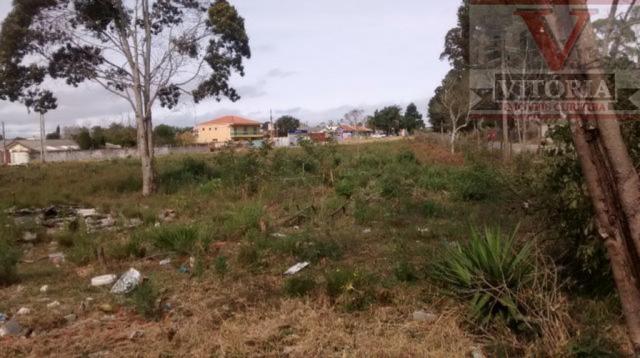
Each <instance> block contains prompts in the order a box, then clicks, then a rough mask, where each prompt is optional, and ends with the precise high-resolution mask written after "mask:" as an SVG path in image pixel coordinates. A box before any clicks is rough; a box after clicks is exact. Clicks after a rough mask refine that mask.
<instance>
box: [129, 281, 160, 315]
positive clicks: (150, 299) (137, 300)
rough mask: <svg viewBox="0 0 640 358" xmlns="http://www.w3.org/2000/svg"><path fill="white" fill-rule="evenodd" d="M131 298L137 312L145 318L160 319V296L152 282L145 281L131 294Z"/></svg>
mask: <svg viewBox="0 0 640 358" xmlns="http://www.w3.org/2000/svg"><path fill="white" fill-rule="evenodd" d="M129 297H130V299H131V302H132V304H133V306H134V307H135V309H136V312H138V314H140V315H141V316H143V317H144V318H146V319H157V318H159V317H160V307H159V305H158V303H159V302H158V298H159V294H158V291H157V290H156V288H155V287H154V286H153V284H152V283H151V281H149V280H146V281H144V282H143V283H142V284H140V286H138V287H136V289H135V290H133V291H132V292H131V293H130V294H129Z"/></svg>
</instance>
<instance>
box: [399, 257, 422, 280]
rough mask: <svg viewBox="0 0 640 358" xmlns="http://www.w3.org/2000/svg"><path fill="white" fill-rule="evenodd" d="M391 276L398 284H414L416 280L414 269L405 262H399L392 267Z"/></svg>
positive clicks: (416, 275)
mask: <svg viewBox="0 0 640 358" xmlns="http://www.w3.org/2000/svg"><path fill="white" fill-rule="evenodd" d="M393 275H394V276H395V277H396V279H397V280H398V281H400V282H414V281H416V280H418V274H417V273H416V269H415V267H413V265H412V264H411V263H409V262H408V261H407V260H400V261H399V262H398V263H396V265H395V266H394V267H393Z"/></svg>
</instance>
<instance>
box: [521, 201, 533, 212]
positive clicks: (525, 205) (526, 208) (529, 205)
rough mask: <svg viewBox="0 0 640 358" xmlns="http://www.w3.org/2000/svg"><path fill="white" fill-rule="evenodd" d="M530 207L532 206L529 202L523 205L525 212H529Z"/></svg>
mask: <svg viewBox="0 0 640 358" xmlns="http://www.w3.org/2000/svg"><path fill="white" fill-rule="evenodd" d="M530 207H531V204H529V202H528V201H525V202H524V203H522V208H523V209H524V210H529V208H530Z"/></svg>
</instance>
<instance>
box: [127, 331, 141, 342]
mask: <svg viewBox="0 0 640 358" xmlns="http://www.w3.org/2000/svg"><path fill="white" fill-rule="evenodd" d="M143 336H144V332H142V331H133V332H131V334H129V340H131V341H132V340H134V339H136V338H142V337H143Z"/></svg>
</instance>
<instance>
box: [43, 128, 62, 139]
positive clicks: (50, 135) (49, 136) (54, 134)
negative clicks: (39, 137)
mask: <svg viewBox="0 0 640 358" xmlns="http://www.w3.org/2000/svg"><path fill="white" fill-rule="evenodd" d="M46 138H47V139H60V138H61V136H60V126H57V127H56V130H55V132H51V133H48V134H47V136H46Z"/></svg>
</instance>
